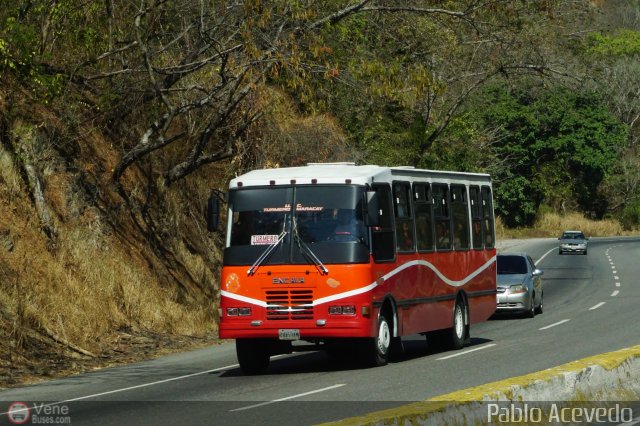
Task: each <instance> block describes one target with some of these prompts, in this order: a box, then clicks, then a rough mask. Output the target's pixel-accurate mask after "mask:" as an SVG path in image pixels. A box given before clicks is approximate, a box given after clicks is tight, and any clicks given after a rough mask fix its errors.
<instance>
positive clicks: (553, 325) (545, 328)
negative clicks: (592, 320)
mask: <svg viewBox="0 0 640 426" xmlns="http://www.w3.org/2000/svg"><path fill="white" fill-rule="evenodd" d="M569 321H571V320H570V319H563V320H562V321H558V322H554V323H553V324H551V325H548V326H546V327H542V328H539V329H538V330H547V329H549V328H551V327H555V326H556V325H560V324H564V323H565V322H569Z"/></svg>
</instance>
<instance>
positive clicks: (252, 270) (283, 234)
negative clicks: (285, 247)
mask: <svg viewBox="0 0 640 426" xmlns="http://www.w3.org/2000/svg"><path fill="white" fill-rule="evenodd" d="M287 234H288V232H287V231H285V230H284V229H283V230H282V232H281V233H280V235H278V240H277V241H276V242H274V243H273V244H271V245H270V246H269V247H268V248H267V249H266V250H265V251H263V252H262V254H261V255H260V257H258V258H257V259H256V261H255V262H254V263H253V265H251V268H249V270H248V271H247V275H248V276H252V275H253V274H255V273H256V271H257V270H258V268H259V267H260V265H262V263H263V262H264V261H265V259H266V258H267V257H269V255H270V254H271V253H273V251H274V250H275V249H276V247H278V245H280V243H281V242H282V240H284V237H286V236H287Z"/></svg>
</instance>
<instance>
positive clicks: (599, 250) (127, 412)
mask: <svg viewBox="0 0 640 426" xmlns="http://www.w3.org/2000/svg"><path fill="white" fill-rule="evenodd" d="M501 250H504V251H526V252H528V253H529V254H530V255H531V257H532V258H533V259H534V261H536V263H537V265H538V267H539V268H541V269H543V270H544V271H545V274H544V282H545V284H544V285H545V292H544V313H543V314H542V315H538V316H536V317H535V318H532V319H528V318H519V317H516V316H512V315H509V316H507V315H501V316H496V317H495V318H493V319H492V320H490V321H488V322H486V323H483V324H479V325H475V326H474V327H473V328H472V331H471V334H472V341H471V345H470V346H468V347H466V348H464V349H462V350H460V351H450V352H434V351H432V350H430V349H429V348H428V346H427V345H426V343H425V340H424V338H422V337H420V336H415V337H412V338H408V339H406V340H405V348H406V353H405V354H404V355H402V356H401V357H399V359H397V360H394V361H393V362H391V363H390V364H389V365H387V366H385V367H381V368H358V367H357V366H354V365H350V364H346V363H344V364H336V363H332V362H331V361H330V360H329V359H328V358H327V357H326V356H325V355H324V354H322V353H302V354H293V355H286V356H280V357H277V358H275V359H274V360H273V361H272V363H271V365H270V367H269V370H268V372H267V374H265V375H262V376H244V375H242V373H241V372H240V370H239V368H238V365H237V362H236V359H235V351H234V346H233V344H223V345H216V346H212V347H210V348H206V349H201V350H197V351H192V352H187V353H182V354H175V355H171V356H166V357H163V358H160V359H156V360H151V361H146V362H141V363H136V364H131V365H128V366H123V367H117V368H109V369H104V370H100V371H95V372H91V373H87V374H82V375H78V376H74V377H68V378H65V379H60V380H52V381H49V382H45V383H40V384H37V385H33V386H26V387H21V388H14V389H8V390H4V391H2V392H0V401H2V402H0V412H1V413H2V415H1V416H0V423H1V422H4V423H6V422H7V418H6V412H7V410H8V409H9V406H10V405H11V404H13V403H15V402H23V403H24V404H25V405H26V406H28V407H30V415H31V416H34V415H35V416H40V418H43V417H44V416H53V417H56V418H57V419H58V420H62V419H64V418H65V416H66V417H68V418H69V420H70V421H71V423H72V424H96V423H99V424H106V425H111V424H113V425H116V424H118V425H120V424H123V423H124V424H130V423H135V424H149V425H151V424H153V425H162V424H175V423H185V424H234V425H244V424H247V425H248V424H278V425H283V424H296V425H299V424H316V423H321V422H327V421H334V420H339V419H343V418H345V417H351V416H356V415H362V414H365V413H367V412H371V411H377V410H381V409H385V408H393V407H398V406H401V405H404V404H406V403H408V402H413V401H421V400H425V399H429V398H433V397H436V396H438V395H442V394H445V393H450V392H454V391H457V390H460V389H465V388H468V387H473V386H479V385H481V384H484V383H488V382H493V381H497V380H502V379H506V378H509V377H512V376H517V375H523V374H529V373H533V372H536V371H540V370H543V369H547V368H551V367H554V366H557V365H560V364H564V363H566V362H569V361H572V360H576V359H580V358H584V357H588V356H594V355H597V354H599V353H604V352H609V351H613V350H618V349H621V348H625V347H629V346H633V345H637V344H640V329H639V328H638V327H635V326H630V324H631V325H632V324H635V323H636V316H637V314H636V313H635V311H636V309H637V304H638V300H640V283H639V282H638V280H637V272H638V266H637V259H639V258H640V239H638V238H592V239H591V241H590V246H589V254H588V255H586V256H582V255H562V256H560V255H558V253H557V240H554V239H535V240H527V241H521V240H520V241H509V242H507V243H506V244H503V245H502V246H501ZM47 413H53V414H47Z"/></svg>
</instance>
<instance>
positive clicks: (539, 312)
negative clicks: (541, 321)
mask: <svg viewBox="0 0 640 426" xmlns="http://www.w3.org/2000/svg"><path fill="white" fill-rule="evenodd" d="M543 300H544V293H542V294H540V304H539V305H538V307H537V308H536V314H541V313H542V312H543V308H542V302H543Z"/></svg>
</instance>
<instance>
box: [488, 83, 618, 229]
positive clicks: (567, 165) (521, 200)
mask: <svg viewBox="0 0 640 426" xmlns="http://www.w3.org/2000/svg"><path fill="white" fill-rule="evenodd" d="M482 99H483V101H484V102H485V104H486V106H487V108H486V109H485V110H484V111H479V113H480V115H481V117H482V121H483V123H484V126H485V128H492V129H496V128H497V129H500V132H499V134H500V136H499V138H498V142H497V143H496V144H494V146H493V148H492V149H493V150H494V155H495V157H496V158H497V159H501V160H503V161H500V162H498V163H497V164H498V165H499V167H494V168H493V170H492V174H493V175H494V178H495V179H496V198H497V201H496V206H497V209H498V211H499V212H501V213H502V214H503V215H505V216H503V217H504V219H505V223H506V224H507V225H508V226H522V225H530V224H531V223H532V221H533V219H534V218H535V213H536V210H537V207H538V205H539V204H540V203H541V202H545V203H548V204H550V205H552V206H555V207H557V208H559V207H560V206H565V204H566V203H568V204H569V205H577V206H578V207H579V208H580V209H582V210H583V211H586V212H590V213H591V214H593V215H596V216H598V217H602V216H603V214H604V212H605V209H606V205H604V204H603V203H602V202H601V200H600V198H599V197H598V194H597V190H598V186H599V185H600V183H601V182H602V181H603V180H604V179H605V178H606V177H607V175H608V174H609V173H610V172H611V171H612V170H613V167H614V166H615V164H616V162H617V159H618V155H619V152H620V149H621V147H623V146H624V144H625V143H626V139H627V128H626V126H625V125H623V124H622V123H621V122H620V121H619V120H618V119H617V118H615V117H614V116H613V115H611V113H609V111H608V110H607V109H606V108H605V107H604V104H603V102H602V99H601V97H600V96H599V95H598V94H596V93H579V92H575V91H571V90H567V89H563V88H555V89H553V90H552V91H546V90H537V89H536V88H535V87H530V88H521V89H520V90H515V91H511V90H508V89H507V88H506V87H503V86H497V87H494V88H492V89H491V90H488V91H487V92H485V95H484V96H483V98H482Z"/></svg>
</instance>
